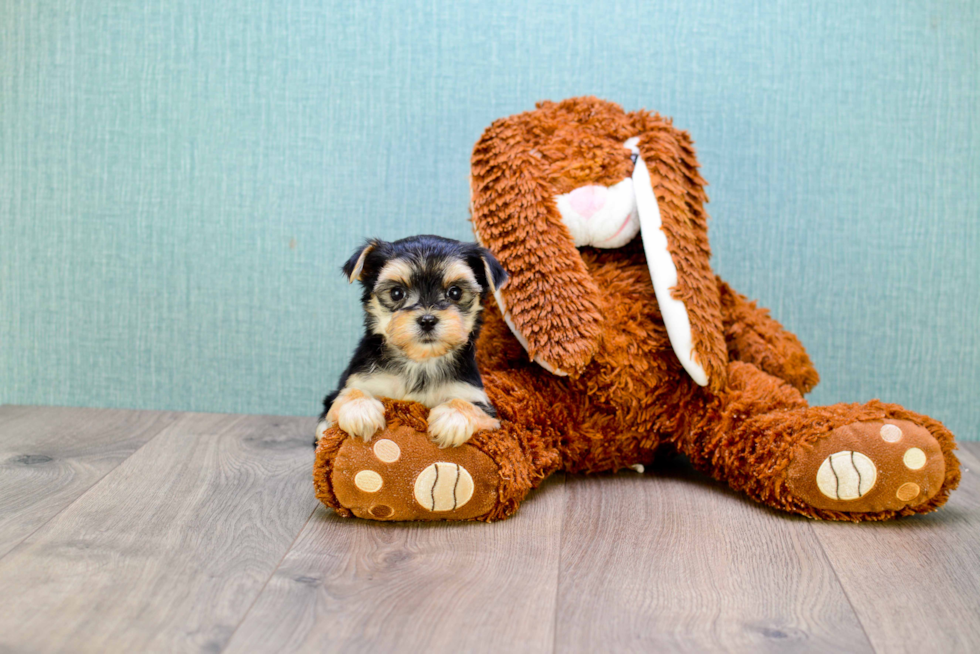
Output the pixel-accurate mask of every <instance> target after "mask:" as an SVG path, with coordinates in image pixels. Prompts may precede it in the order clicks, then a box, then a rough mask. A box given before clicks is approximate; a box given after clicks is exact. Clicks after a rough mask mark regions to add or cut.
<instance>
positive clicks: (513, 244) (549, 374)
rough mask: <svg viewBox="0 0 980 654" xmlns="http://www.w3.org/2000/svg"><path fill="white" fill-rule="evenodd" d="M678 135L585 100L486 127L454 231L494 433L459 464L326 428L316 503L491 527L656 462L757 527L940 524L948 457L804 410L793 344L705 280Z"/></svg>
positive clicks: (805, 384) (954, 471)
mask: <svg viewBox="0 0 980 654" xmlns="http://www.w3.org/2000/svg"><path fill="white" fill-rule="evenodd" d="M704 184H705V183H704V180H702V179H701V177H700V175H699V174H698V163H697V159H696V157H695V154H694V148H693V146H692V143H691V141H690V138H689V137H688V135H687V134H686V133H684V132H682V131H679V130H677V129H675V128H674V127H673V126H672V125H671V122H670V120H667V119H664V118H662V117H660V116H659V115H656V114H650V113H648V112H646V111H636V112H631V113H626V112H624V111H623V110H622V109H621V108H620V107H619V106H618V105H615V104H612V103H609V102H604V101H601V100H598V99H596V98H574V99H570V100H566V101H564V102H560V103H553V102H542V103H540V104H538V106H537V108H536V109H535V110H534V111H530V112H526V113H523V114H519V115H516V116H511V117H509V118H504V119H501V120H498V121H496V122H495V123H494V124H493V125H491V126H490V127H489V128H488V129H487V130H486V132H485V133H484V134H483V137H482V138H481V139H480V140H479V142H478V143H477V144H476V147H475V149H474V152H473V159H472V207H471V210H472V220H473V225H474V228H475V231H476V234H477V238H478V240H479V241H480V243H481V244H483V245H484V246H485V247H487V248H489V249H490V250H491V251H492V252H493V253H494V255H495V256H496V257H497V258H498V259H499V261H500V262H501V263H502V264H503V266H504V268H506V270H507V272H508V273H509V274H510V277H511V278H510V281H509V282H508V283H507V284H506V285H505V286H504V287H503V288H502V289H497V292H496V306H493V303H489V302H488V305H487V306H486V308H485V311H484V315H485V320H486V322H485V327H484V329H483V332H482V335H481V337H480V341H479V345H478V347H479V363H480V368H481V370H482V372H483V376H484V382H485V385H486V391H487V394H488V396H489V398H490V399H491V401H492V402H493V404H494V405H495V406H496V408H497V411H498V413H499V416H500V421H501V424H502V426H501V428H500V429H499V430H495V431H484V432H480V433H478V434H476V435H474V436H473V438H472V439H471V440H470V441H469V442H468V443H466V444H465V445H462V446H460V447H456V448H451V449H439V448H438V447H436V446H435V445H434V444H432V443H431V442H430V441H429V439H428V437H427V436H426V422H425V419H426V415H427V413H428V409H427V408H426V407H423V406H421V405H419V404H411V403H406V402H393V401H386V402H385V409H386V416H387V421H388V426H387V428H386V430H385V431H384V432H382V433H379V434H377V435H375V436H374V438H373V439H372V440H371V442H369V443H364V442H362V441H361V440H359V439H353V438H348V437H346V435H345V434H344V433H343V432H341V431H340V430H339V429H337V428H336V427H334V428H332V429H330V430H329V431H328V432H327V433H326V434H325V436H324V437H323V438H322V439H321V441H320V444H319V446H318V448H317V461H316V468H315V470H314V481H315V485H316V490H317V496H318V497H319V498H320V499H321V500H322V501H323V502H324V503H325V504H327V505H328V506H330V507H333V508H334V509H335V510H336V511H337V513H338V514H340V515H343V516H350V515H356V516H359V517H364V518H374V519H384V520H405V519H424V520H440V519H442V520H461V519H479V520H495V519H500V518H505V517H507V516H509V515H511V514H512V513H514V511H516V510H517V507H518V505H519V504H520V502H521V500H522V499H523V498H524V497H525V495H526V494H527V492H528V491H529V490H530V489H531V488H534V487H536V486H537V485H538V484H540V483H541V481H542V480H544V478H545V477H547V476H548V475H550V474H551V473H552V472H555V471H556V470H567V471H570V472H576V473H583V472H584V473H591V472H601V471H615V470H618V469H621V468H624V467H630V466H633V467H635V466H636V465H637V464H647V463H649V462H651V461H652V459H653V457H654V454H655V452H657V451H659V450H662V449H672V450H674V451H679V452H681V453H682V454H684V455H686V456H687V457H689V458H690V460H691V461H692V462H693V465H694V466H695V467H696V468H697V469H699V470H701V471H703V472H705V473H707V474H709V475H711V476H712V477H715V478H716V479H719V480H723V481H725V482H727V483H728V484H729V485H730V486H731V487H732V488H734V489H736V490H739V491H742V492H744V493H746V494H747V495H749V496H750V497H752V498H753V499H755V500H757V501H759V502H762V503H764V504H767V505H769V506H772V507H775V508H778V509H783V510H786V511H791V512H794V513H800V514H803V515H807V516H810V517H815V518H824V519H832V520H853V521H858V520H884V519H888V518H893V517H896V516H901V515H910V514H913V513H925V512H928V511H932V510H934V509H936V508H938V507H939V506H941V505H942V504H943V503H944V502H945V501H946V499H947V497H948V496H949V493H950V491H952V490H953V489H954V488H955V487H956V485H957V483H958V481H959V476H960V473H959V462H958V461H957V459H956V457H955V456H954V454H953V449H954V447H955V445H954V443H953V435H952V434H951V433H950V432H949V431H948V430H947V429H946V428H945V427H943V425H942V424H940V423H939V422H937V421H935V420H932V419H931V418H928V417H926V416H923V415H919V414H916V413H912V412H911V411H907V410H905V409H903V408H902V407H900V406H898V405H895V404H885V403H882V402H878V401H872V402H869V403H867V404H835V405H833V406H825V407H811V406H809V405H808V404H807V402H806V400H805V399H804V398H803V393H806V392H808V391H809V390H810V389H812V388H813V386H815V385H816V383H817V380H818V377H817V373H816V371H815V370H814V369H813V366H812V364H811V363H810V360H809V358H808V357H807V355H806V352H805V351H804V349H803V347H802V345H800V343H799V341H798V340H797V339H796V337H795V336H794V335H793V334H790V333H788V332H786V331H785V330H783V328H782V327H781V326H780V325H779V324H778V323H777V322H775V321H774V320H773V319H772V318H770V317H769V314H768V312H767V311H766V310H765V309H760V308H758V307H757V306H756V305H755V304H754V303H752V302H749V301H748V300H747V299H746V298H745V297H744V296H742V295H739V294H738V293H736V292H734V291H733V290H732V289H730V288H729V287H728V286H727V285H726V284H725V282H723V281H721V280H720V279H719V278H718V277H716V276H715V275H714V273H713V272H712V270H711V266H710V264H709V257H710V249H709V247H708V237H707V214H706V212H705V209H704V204H705V203H706V201H707V198H706V196H705V192H704Z"/></svg>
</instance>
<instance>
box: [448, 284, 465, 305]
mask: <svg viewBox="0 0 980 654" xmlns="http://www.w3.org/2000/svg"><path fill="white" fill-rule="evenodd" d="M446 297H448V298H449V299H450V300H452V301H453V302H459V300H460V298H462V297H463V289H461V288H460V287H459V286H450V287H449V290H447V291H446Z"/></svg>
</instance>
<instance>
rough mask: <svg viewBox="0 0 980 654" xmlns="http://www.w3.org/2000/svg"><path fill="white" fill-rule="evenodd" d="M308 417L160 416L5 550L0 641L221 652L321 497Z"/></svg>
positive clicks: (43, 647)
mask: <svg viewBox="0 0 980 654" xmlns="http://www.w3.org/2000/svg"><path fill="white" fill-rule="evenodd" d="M313 422H314V421H313V420H312V419H300V418H275V417H261V416H255V417H237V416H222V415H202V414H197V415H195V414H186V415H184V416H182V417H181V418H180V420H178V421H177V422H175V423H174V424H172V425H170V426H168V427H167V428H165V429H164V430H163V431H162V432H160V433H159V434H157V435H156V436H155V437H154V438H153V439H152V440H150V441H149V442H148V443H147V444H146V445H144V446H143V447H142V448H140V449H139V450H138V451H137V452H136V453H135V454H133V455H132V456H131V457H129V458H128V459H127V460H126V461H124V462H123V463H122V464H121V465H119V466H118V467H117V468H116V469H115V470H113V471H112V472H110V473H109V474H108V475H106V477H105V478H104V479H103V480H102V481H101V482H100V483H99V484H97V485H96V486H95V487H93V488H92V489H91V490H90V491H89V492H87V493H86V494H84V495H83V496H82V497H80V498H78V500H76V501H75V502H74V503H73V504H72V505H71V506H70V507H68V508H67V509H65V510H64V511H62V512H61V514H59V515H58V516H56V517H55V518H54V519H52V520H51V521H50V522H48V523H47V524H46V525H45V526H43V527H42V528H41V529H39V530H38V531H37V532H35V533H34V534H33V535H32V536H30V537H29V538H27V539H26V540H25V541H24V542H23V543H21V544H20V545H19V546H18V547H17V548H15V549H14V550H13V551H11V552H10V554H8V555H7V556H6V557H4V558H3V559H2V560H0V650H2V651H7V650H13V651H31V652H38V651H41V652H44V651H72V652H106V651H115V652H124V651H133V652H137V651H179V652H188V651H207V652H214V651H219V650H220V649H221V648H222V647H223V646H224V644H225V643H226V641H227V639H228V638H229V637H230V635H231V633H232V632H233V630H234V628H235V626H236V625H238V624H239V622H240V621H241V619H242V617H243V616H244V615H245V613H246V612H247V610H248V607H249V606H251V604H252V602H253V601H254V600H255V598H256V597H257V596H258V594H259V592H260V591H261V589H262V587H263V585H264V584H265V582H266V581H267V580H268V578H269V576H270V575H271V574H272V572H273V571H274V570H275V568H276V566H277V565H278V563H279V562H280V561H281V560H282V557H283V556H284V555H285V554H286V552H287V551H288V549H289V546H290V544H291V543H292V542H293V541H294V539H295V537H296V536H297V535H298V534H299V533H300V531H301V530H302V527H303V525H304V524H306V522H307V520H308V519H309V516H310V515H311V514H312V511H313V508H314V506H316V504H317V503H316V500H315V498H314V496H313V489H312V483H311V480H310V470H311V469H312V465H313V451H312V449H311V448H310V434H311V433H312V430H313V427H314V424H313Z"/></svg>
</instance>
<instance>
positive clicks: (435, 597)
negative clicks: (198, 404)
mask: <svg viewBox="0 0 980 654" xmlns="http://www.w3.org/2000/svg"><path fill="white" fill-rule="evenodd" d="M564 504H565V493H564V484H563V477H562V476H560V475H559V476H556V477H554V478H552V479H550V480H548V481H546V482H545V483H544V484H543V485H542V487H541V488H540V489H538V490H537V491H536V492H534V493H532V495H531V496H529V497H528V499H527V500H526V501H525V503H524V505H523V506H522V508H521V510H520V511H519V512H518V513H517V515H515V516H514V517H512V518H510V519H509V520H505V521H502V522H497V523H494V524H484V523H472V522H470V523H372V522H368V521H361V520H356V519H352V520H350V519H349V520H344V519H342V518H338V517H336V515H335V514H333V513H332V512H329V511H326V510H324V509H318V511H317V512H316V514H315V515H314V517H313V519H312V520H311V521H310V523H309V524H308V525H307V527H306V529H305V530H304V532H303V534H302V535H301V536H300V538H299V540H298V541H297V543H296V545H295V546H294V547H293V548H292V550H291V551H290V552H289V554H288V555H287V556H286V559H285V560H284V561H283V563H282V565H281V566H280V567H279V569H278V570H276V573H275V575H274V576H273V578H272V580H271V581H270V582H269V585H268V586H267V587H266V589H265V591H264V592H263V593H262V596H261V597H260V598H259V601H258V602H257V603H256V605H255V607H254V608H253V609H252V610H251V611H250V612H249V614H248V617H247V618H246V619H245V621H244V623H243V624H242V626H241V628H240V629H239V630H238V631H237V632H236V633H235V636H234V637H233V638H232V641H231V643H230V644H229V647H228V650H227V652H249V653H251V652H393V651H399V652H551V651H552V646H553V640H554V611H555V591H556V584H557V575H558V554H559V541H560V534H561V519H562V515H563V513H564Z"/></svg>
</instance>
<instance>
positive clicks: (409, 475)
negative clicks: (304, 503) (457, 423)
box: [330, 425, 500, 520]
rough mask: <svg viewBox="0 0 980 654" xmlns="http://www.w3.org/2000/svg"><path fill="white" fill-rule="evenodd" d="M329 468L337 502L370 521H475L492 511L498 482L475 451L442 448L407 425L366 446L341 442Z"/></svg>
mask: <svg viewBox="0 0 980 654" xmlns="http://www.w3.org/2000/svg"><path fill="white" fill-rule="evenodd" d="M332 467H333V471H332V472H331V473H330V478H331V480H332V490H333V492H334V494H335V497H336V501H337V503H338V504H340V505H341V506H342V507H344V508H346V509H349V510H350V511H351V513H353V514H354V515H356V516H357V517H359V518H368V519H371V520H467V519H472V518H476V517H478V516H481V515H485V514H486V513H487V512H488V511H490V510H491V509H492V508H493V506H494V504H495V503H496V501H497V489H498V484H499V483H500V481H499V480H500V477H499V472H498V469H497V465H496V464H495V463H494V461H493V460H492V459H491V458H490V457H489V456H488V455H486V454H484V453H483V452H481V451H480V450H479V449H477V448H476V447H474V446H472V445H468V444H467V445H462V446H460V447H454V448H451V449H448V450H443V449H440V448H438V447H437V446H436V445H435V443H433V442H432V441H431V440H429V435H428V433H426V432H425V431H416V430H414V429H412V428H410V427H407V426H405V425H397V426H395V427H393V428H387V429H385V430H384V431H383V432H381V433H380V434H378V435H377V437H376V438H375V439H374V440H372V441H370V442H367V443H365V442H364V441H363V440H361V439H360V438H347V439H345V440H344V442H343V444H342V445H341V447H340V450H339V451H338V452H337V454H336V455H335V458H334V459H333V466H332ZM437 475H438V478H437ZM454 505H455V507H456V508H455V509H454V508H453V506H454Z"/></svg>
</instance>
